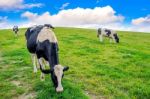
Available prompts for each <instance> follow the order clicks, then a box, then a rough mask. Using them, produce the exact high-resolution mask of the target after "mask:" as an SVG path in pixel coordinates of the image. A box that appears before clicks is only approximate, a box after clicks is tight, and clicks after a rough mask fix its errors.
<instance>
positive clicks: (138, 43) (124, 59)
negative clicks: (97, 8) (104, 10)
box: [0, 28, 150, 99]
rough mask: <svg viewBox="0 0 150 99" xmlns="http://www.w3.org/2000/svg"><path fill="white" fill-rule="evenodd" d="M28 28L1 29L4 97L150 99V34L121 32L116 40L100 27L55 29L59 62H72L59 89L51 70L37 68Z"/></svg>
mask: <svg viewBox="0 0 150 99" xmlns="http://www.w3.org/2000/svg"><path fill="white" fill-rule="evenodd" d="M25 31H26V29H21V30H20V31H19V37H15V36H14V34H13V32H12V31H11V30H0V99H10V98H11V99H12V98H13V99H15V98H20V99H22V98H23V97H24V98H37V99H89V98H90V99H100V98H102V99H117V98H118V99H150V34H148V33H135V32H122V31H120V32H118V33H119V36H120V43H119V44H114V43H109V40H108V39H105V40H104V42H103V43H100V42H99V40H98V38H97V37H96V30H92V29H77V28H56V29H55V30H54V31H55V33H56V36H57V38H58V41H59V49H60V50H59V56H60V63H61V64H62V65H67V66H69V67H70V70H69V71H67V72H65V76H64V78H63V86H64V92H63V93H60V94H58V93H56V92H55V90H54V87H53V85H52V82H51V79H50V76H49V75H47V76H46V79H45V81H43V82H42V81H40V70H39V71H38V73H37V74H34V73H33V66H32V63H31V57H30V54H29V53H28V51H27V49H26V45H25V43H26V41H25V37H24V33H25Z"/></svg>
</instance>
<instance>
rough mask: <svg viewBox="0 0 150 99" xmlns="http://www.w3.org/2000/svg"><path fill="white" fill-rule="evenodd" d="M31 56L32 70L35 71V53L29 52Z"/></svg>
mask: <svg viewBox="0 0 150 99" xmlns="http://www.w3.org/2000/svg"><path fill="white" fill-rule="evenodd" d="M31 58H32V63H33V72H34V73H36V72H37V68H36V55H35V54H31Z"/></svg>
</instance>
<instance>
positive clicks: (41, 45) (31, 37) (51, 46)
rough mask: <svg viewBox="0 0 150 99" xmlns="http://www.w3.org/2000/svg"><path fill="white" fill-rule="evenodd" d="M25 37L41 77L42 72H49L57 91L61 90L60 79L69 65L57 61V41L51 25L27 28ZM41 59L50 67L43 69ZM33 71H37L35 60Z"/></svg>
mask: <svg viewBox="0 0 150 99" xmlns="http://www.w3.org/2000/svg"><path fill="white" fill-rule="evenodd" d="M25 37H26V40H27V49H28V51H29V52H30V53H31V54H32V56H34V57H33V61H35V57H36V56H37V59H38V62H39V65H40V70H41V72H42V74H41V78H42V79H43V78H44V74H51V79H52V81H53V84H54V86H55V88H56V91H57V92H62V91H63V86H62V84H61V80H62V78H63V76H64V71H66V70H68V69H69V67H63V66H62V65H60V63H59V56H58V42H57V38H56V36H55V34H54V32H53V31H52V27H50V26H48V25H39V26H34V27H31V28H28V29H27V31H26V33H25ZM43 59H44V60H46V61H47V62H48V63H49V66H50V69H49V70H45V68H44V63H43ZM33 63H34V72H36V71H37V68H36V65H35V62H33Z"/></svg>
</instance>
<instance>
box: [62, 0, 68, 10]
mask: <svg viewBox="0 0 150 99" xmlns="http://www.w3.org/2000/svg"><path fill="white" fill-rule="evenodd" d="M69 4H70V3H68V2H67V3H64V4H63V5H62V6H61V7H60V10H63V9H65V8H66V7H67V6H69Z"/></svg>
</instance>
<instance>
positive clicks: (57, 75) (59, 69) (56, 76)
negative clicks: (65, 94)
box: [40, 65, 69, 92]
mask: <svg viewBox="0 0 150 99" xmlns="http://www.w3.org/2000/svg"><path fill="white" fill-rule="evenodd" d="M40 69H41V71H42V72H43V73H45V74H49V73H51V79H52V82H53V84H54V87H55V88H56V92H62V91H63V86H62V84H61V80H62V78H63V76H64V71H67V70H68V69H69V67H68V66H65V67H63V66H61V65H55V66H54V67H53V68H51V69H50V70H43V69H42V68H41V66H40Z"/></svg>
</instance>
